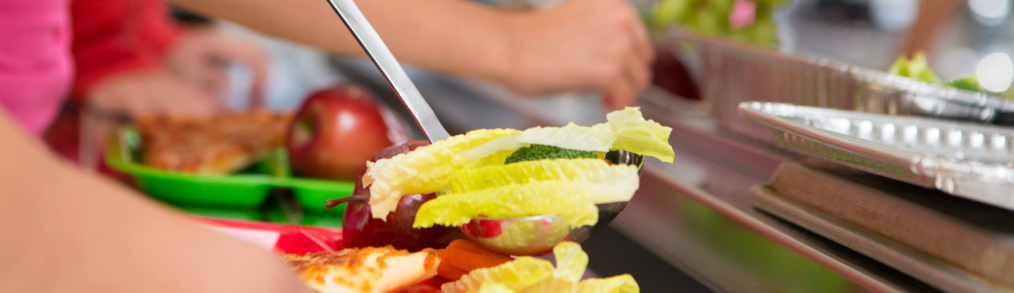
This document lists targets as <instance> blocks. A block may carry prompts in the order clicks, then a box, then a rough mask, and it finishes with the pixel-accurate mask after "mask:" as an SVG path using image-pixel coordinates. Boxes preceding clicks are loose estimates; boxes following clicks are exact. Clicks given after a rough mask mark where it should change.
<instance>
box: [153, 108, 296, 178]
mask: <svg viewBox="0 0 1014 293" xmlns="http://www.w3.org/2000/svg"><path fill="white" fill-rule="evenodd" d="M291 120H292V115H291V114H275V113H270V112H267V111H263V110H255V111H250V112H242V113H230V114H224V115H219V116H215V117H211V118H193V117H181V116H171V115H155V116H148V117H143V118H141V119H139V120H138V122H137V125H138V128H139V130H140V134H141V140H142V146H141V147H142V152H143V153H142V155H143V157H144V158H143V161H144V163H145V164H146V165H149V166H151V167H154V168H158V169H163V170H169V171H176V172H186V173H204V174H225V173H231V172H234V171H237V170H239V169H242V168H244V167H246V166H249V165H250V164H252V163H253V162H255V161H257V160H259V159H261V158H263V157H264V156H266V155H268V154H269V153H270V152H271V150H273V149H275V148H278V147H281V146H282V145H283V144H284V142H285V131H286V128H287V127H288V125H289V121H291Z"/></svg>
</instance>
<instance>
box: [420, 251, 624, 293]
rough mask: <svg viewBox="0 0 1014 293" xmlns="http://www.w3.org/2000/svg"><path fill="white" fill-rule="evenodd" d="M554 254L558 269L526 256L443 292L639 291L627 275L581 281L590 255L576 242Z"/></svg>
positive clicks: (468, 276) (467, 277)
mask: <svg viewBox="0 0 1014 293" xmlns="http://www.w3.org/2000/svg"><path fill="white" fill-rule="evenodd" d="M553 254H554V256H555V257H556V267H555V268H554V267H553V264H552V263H550V262H549V261H547V260H544V259H539V258H534V257H527V256H525V257H520V258H517V259H514V260H511V261H509V262H506V263H503V264H501V265H498V266H495V267H490V268H482V269H476V270H473V271H471V272H469V273H468V274H465V275H464V276H462V277H461V279H459V280H457V281H454V282H448V283H445V284H444V285H443V286H441V288H440V289H441V292H444V293H472V292H509V293H513V292H529V293H571V292H575V293H576V292H604V293H634V292H640V288H639V287H638V286H637V282H636V281H634V278H633V277H631V276H630V275H626V274H624V275H619V276H615V277H610V278H604V279H586V280H581V278H582V276H584V271H585V268H586V267H587V266H588V254H586V253H585V252H584V251H583V250H581V246H580V245H578V244H577V243H574V242H569V241H564V242H561V243H560V244H557V245H556V246H555V247H553Z"/></svg>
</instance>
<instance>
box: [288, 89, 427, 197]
mask: <svg viewBox="0 0 1014 293" xmlns="http://www.w3.org/2000/svg"><path fill="white" fill-rule="evenodd" d="M407 134H408V130H407V127H406V126H405V123H404V122H403V121H401V120H400V119H398V118H397V116H394V114H392V113H391V111H390V110H389V109H387V107H386V106H384V105H383V104H382V103H380V102H378V101H377V100H376V99H375V98H373V96H372V95H371V94H370V93H369V92H367V91H366V90H365V89H362V88H359V87H356V86H349V85H346V86H338V87H333V88H329V89H325V90H322V91H319V92H316V93H314V94H313V95H311V96H310V97H309V98H307V99H306V101H305V102H303V106H302V107H300V109H299V112H298V113H297V114H296V117H295V118H294V119H293V121H292V124H291V125H290V127H289V131H288V133H287V136H286V146H287V148H288V151H289V162H290V163H291V165H292V170H293V172H294V173H295V174H296V175H299V176H303V177H314V178H322V179H332V180H345V181H352V180H354V179H355V176H356V173H357V172H358V171H359V169H360V168H362V167H363V165H365V163H366V160H368V159H369V158H370V157H372V156H373V155H374V154H376V153H377V152H378V151H380V150H382V149H384V148H386V147H388V146H391V145H392V144H395V143H400V142H404V141H405V140H407V137H408V135H407Z"/></svg>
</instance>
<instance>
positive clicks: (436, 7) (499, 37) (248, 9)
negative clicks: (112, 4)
mask: <svg viewBox="0 0 1014 293" xmlns="http://www.w3.org/2000/svg"><path fill="white" fill-rule="evenodd" d="M167 1H169V2H171V3H172V4H175V5H178V6H180V7H183V8H186V9H189V10H192V11H194V12H197V13H201V14H205V15H208V16H214V17H219V18H223V19H227V20H230V21H233V22H236V23H239V24H242V25H245V26H248V27H250V28H253V29H256V30H259V31H262V32H265V33H268V34H271V35H275V36H280V37H283V38H287V39H290V40H293V41H296V42H301V43H305V44H309V45H313V46H317V47H320V48H323V49H326V50H329V51H331V52H334V53H337V54H342V55H354V56H364V55H365V54H364V53H363V52H362V49H361V48H360V47H359V44H358V43H357V42H356V41H355V40H354V39H353V38H352V36H351V34H350V33H349V32H348V30H347V29H346V28H345V25H344V24H342V22H341V19H340V18H338V16H337V15H336V14H335V13H334V11H333V10H332V8H331V7H330V6H329V5H328V3H327V2H326V1H325V0H287V1H276V0H247V1H235V0H167ZM357 4H358V6H359V8H360V9H361V10H362V11H363V14H365V15H366V17H367V19H369V20H370V23H371V24H372V25H373V26H374V28H376V30H377V32H378V33H379V34H380V36H381V37H382V38H383V39H384V42H385V43H386V44H387V46H388V47H390V48H391V51H392V52H393V53H394V55H395V57H397V58H398V59H399V60H401V61H403V62H407V63H410V64H413V65H417V66H421V67H425V68H428V69H431V70H436V71H440V72H443V73H449V74H458V75H466V76H471V77H476V78H480V79H485V80H493V81H503V80H504V79H506V78H508V77H507V75H509V72H510V71H511V69H510V67H511V66H512V62H511V59H512V58H513V57H511V56H510V54H511V49H510V47H511V44H510V43H509V40H508V38H507V37H505V35H508V34H510V32H509V30H510V28H509V27H508V25H507V23H508V22H510V21H513V20H512V19H513V16H512V14H510V13H508V12H501V11H497V10H493V9H489V8H486V7H484V6H482V5H481V4H478V3H474V2H470V1H466V0H427V1H418V0H360V1H357ZM452 31H453V33H450V32H452ZM435 56H455V58H436V57H435Z"/></svg>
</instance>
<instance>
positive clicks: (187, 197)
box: [105, 126, 355, 214]
mask: <svg viewBox="0 0 1014 293" xmlns="http://www.w3.org/2000/svg"><path fill="white" fill-rule="evenodd" d="M142 143H143V142H142V141H141V136H140V135H138V133H137V129H136V128H135V127H133V126H124V127H121V128H119V129H117V131H116V133H114V134H113V136H112V138H111V140H110V143H109V144H108V145H107V147H106V158H105V159H106V164H107V165H109V167H110V168H113V169H114V170H117V171H120V172H123V173H126V174H130V175H132V176H133V177H134V180H135V181H136V182H137V185H138V187H139V188H140V189H141V190H142V191H144V192H145V193H147V194H149V195H151V196H153V197H155V198H158V199H160V200H162V201H165V202H167V203H171V204H174V205H185V206H208V207H234V208H256V207H259V206H260V205H261V204H262V203H264V200H265V199H266V198H267V197H268V196H269V194H270V192H271V190H272V189H274V188H288V189H291V190H292V191H293V195H294V196H295V197H296V200H297V201H299V203H300V205H302V206H303V209H304V210H306V211H311V212H317V213H327V214H342V213H343V212H344V206H343V207H339V208H335V209H332V210H330V211H328V210H326V209H325V208H324V202H325V201H327V200H328V199H332V198H339V197H345V196H349V195H350V194H352V190H353V189H354V188H355V183H352V182H344V181H325V180H314V179H305V178H295V177H289V176H288V174H289V169H288V163H287V162H286V161H285V157H286V156H285V154H284V151H283V150H279V151H278V152H276V154H274V155H272V156H270V157H269V158H268V159H265V160H262V161H261V162H258V163H256V164H255V165H254V166H252V167H251V168H249V169H248V170H244V171H242V172H240V173H237V174H227V175H207V174H187V173H178V172H169V171H164V170H159V169H154V168H150V167H147V166H145V165H143V164H141V163H140V161H141V160H140V155H141V152H140V148H141V144H142Z"/></svg>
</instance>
